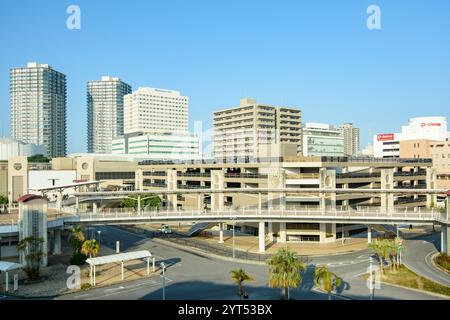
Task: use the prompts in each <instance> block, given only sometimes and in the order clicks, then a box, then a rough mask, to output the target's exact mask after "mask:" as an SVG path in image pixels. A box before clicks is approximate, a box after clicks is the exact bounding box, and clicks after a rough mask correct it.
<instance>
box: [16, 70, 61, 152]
mask: <svg viewBox="0 0 450 320" xmlns="http://www.w3.org/2000/svg"><path fill="white" fill-rule="evenodd" d="M10 106H11V136H12V138H13V139H15V140H19V141H22V142H25V143H31V144H38V145H44V146H45V147H46V149H47V156H49V157H51V158H54V157H61V156H65V155H66V76H65V75H64V74H62V73H61V72H58V71H56V70H54V69H53V68H52V67H51V66H49V65H48V64H37V63H35V62H31V63H28V65H27V67H26V68H13V69H11V71H10Z"/></svg>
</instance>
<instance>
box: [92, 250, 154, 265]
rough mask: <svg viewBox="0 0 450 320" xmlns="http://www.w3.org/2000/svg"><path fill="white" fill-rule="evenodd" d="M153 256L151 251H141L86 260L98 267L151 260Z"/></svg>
mask: <svg viewBox="0 0 450 320" xmlns="http://www.w3.org/2000/svg"><path fill="white" fill-rule="evenodd" d="M151 256H152V254H151V253H150V251H148V250H141V251H133V252H125V253H118V254H112V255H109V256H102V257H95V258H89V259H87V260H86V262H87V263H89V264H90V265H91V266H98V265H101V264H107V263H114V262H122V261H129V260H137V259H144V258H150V257H151Z"/></svg>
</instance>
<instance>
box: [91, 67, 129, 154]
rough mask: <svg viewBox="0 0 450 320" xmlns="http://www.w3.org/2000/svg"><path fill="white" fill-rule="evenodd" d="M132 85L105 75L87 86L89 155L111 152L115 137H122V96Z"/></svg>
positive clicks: (127, 92)
mask: <svg viewBox="0 0 450 320" xmlns="http://www.w3.org/2000/svg"><path fill="white" fill-rule="evenodd" d="M129 93H131V86H130V85H128V84H126V83H125V82H122V81H121V80H120V79H119V78H113V77H109V76H104V77H102V79H101V80H100V81H98V80H93V81H89V82H88V83H87V107H88V108H87V112H88V114H87V131H88V139H87V144H88V145H87V149H88V152H89V153H111V143H112V140H113V139H114V138H115V137H118V136H122V135H123V114H124V107H123V105H124V102H123V97H124V96H125V95H126V94H129Z"/></svg>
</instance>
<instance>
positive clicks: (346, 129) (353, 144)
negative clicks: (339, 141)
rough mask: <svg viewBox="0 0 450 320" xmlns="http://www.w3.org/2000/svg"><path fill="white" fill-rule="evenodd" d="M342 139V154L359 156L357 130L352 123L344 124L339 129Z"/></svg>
mask: <svg viewBox="0 0 450 320" xmlns="http://www.w3.org/2000/svg"><path fill="white" fill-rule="evenodd" d="M339 129H340V130H341V131H342V136H343V138H344V154H345V155H346V156H357V155H358V154H359V128H356V127H354V126H353V123H344V124H343V125H341V126H340V127H339Z"/></svg>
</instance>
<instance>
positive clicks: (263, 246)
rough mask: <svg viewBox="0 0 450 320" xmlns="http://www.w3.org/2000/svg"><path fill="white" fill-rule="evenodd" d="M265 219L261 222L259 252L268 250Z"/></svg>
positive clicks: (259, 227)
mask: <svg viewBox="0 0 450 320" xmlns="http://www.w3.org/2000/svg"><path fill="white" fill-rule="evenodd" d="M265 227H266V226H265V223H264V221H262V222H259V226H258V238H259V253H265V252H266V230H265Z"/></svg>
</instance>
